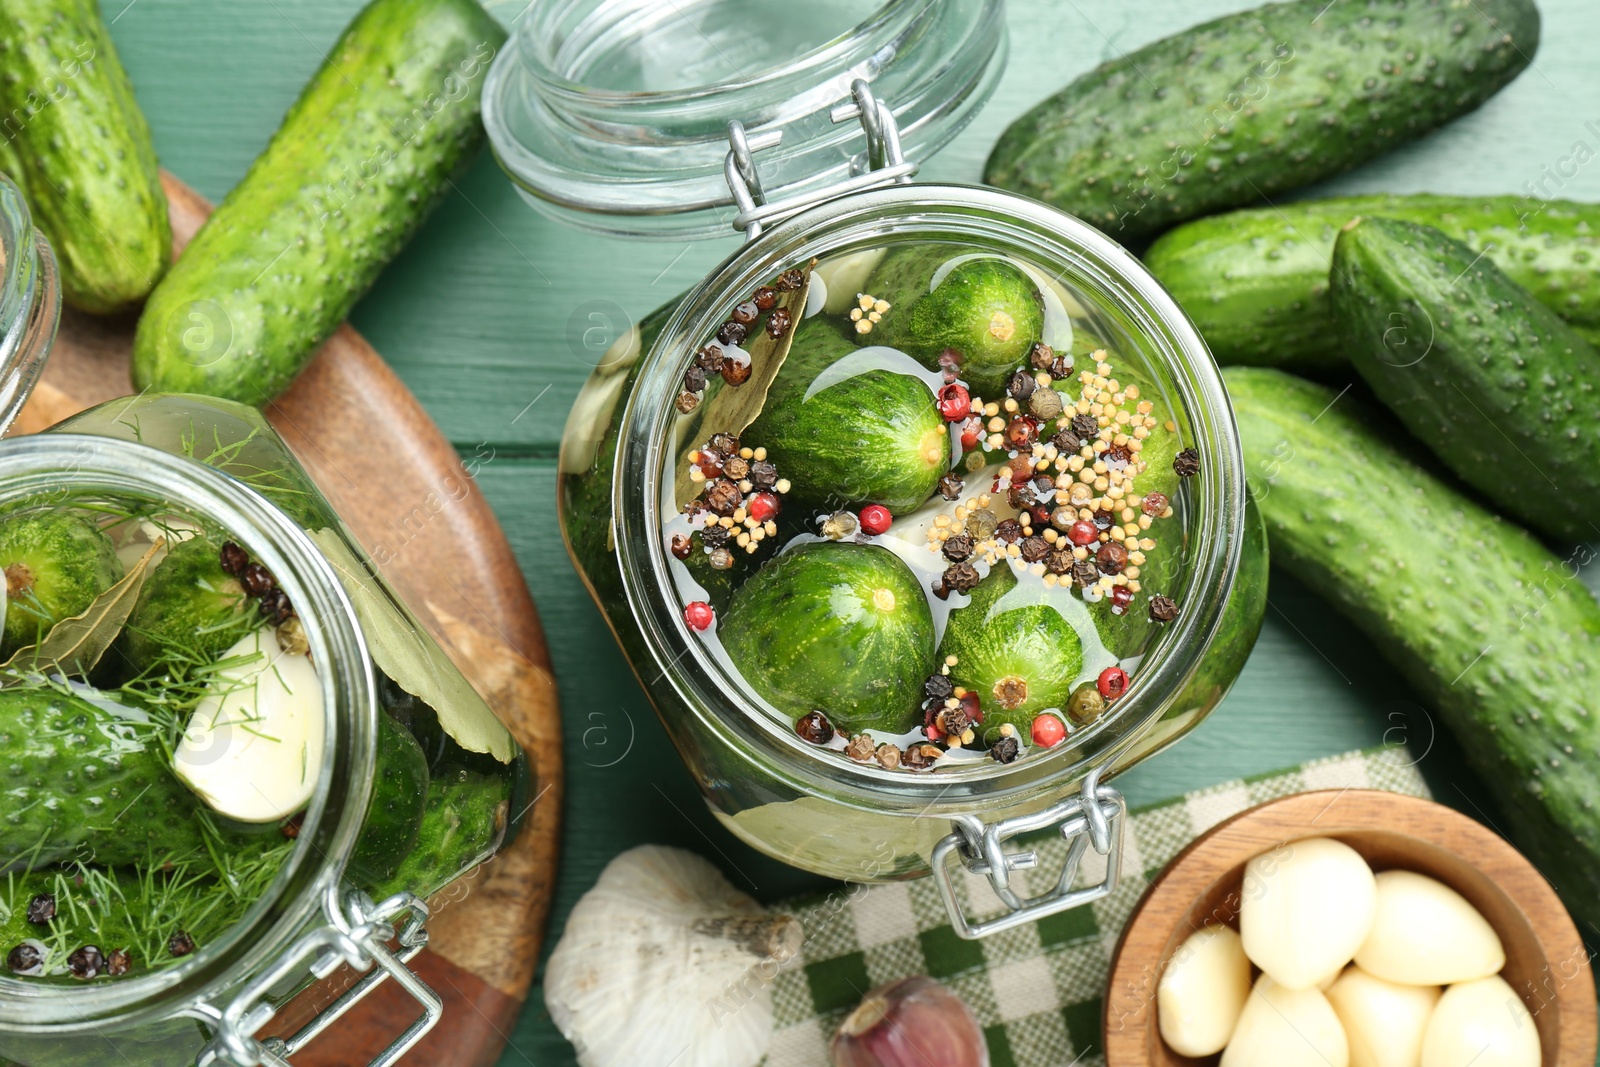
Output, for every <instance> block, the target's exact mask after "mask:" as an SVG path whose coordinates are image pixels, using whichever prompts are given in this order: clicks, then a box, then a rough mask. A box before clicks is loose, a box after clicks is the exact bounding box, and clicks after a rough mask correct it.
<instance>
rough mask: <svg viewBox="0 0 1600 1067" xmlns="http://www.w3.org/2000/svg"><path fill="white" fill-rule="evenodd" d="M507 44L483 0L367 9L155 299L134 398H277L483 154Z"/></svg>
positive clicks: (376, 0)
mask: <svg viewBox="0 0 1600 1067" xmlns="http://www.w3.org/2000/svg"><path fill="white" fill-rule="evenodd" d="M504 40H505V31H503V30H502V29H501V28H500V26H499V24H498V23H497V22H495V20H494V19H493V18H491V17H490V16H489V15H488V13H486V12H485V11H484V10H483V8H482V7H481V6H480V5H479V4H477V3H476V2H474V0H372V2H371V3H369V4H368V5H367V6H366V7H365V8H364V9H363V10H362V11H361V13H360V14H359V15H357V16H356V18H355V20H354V21H353V22H351V23H350V25H349V27H348V28H347V29H346V30H345V31H344V35H343V36H342V37H340V38H339V40H338V42H337V43H336V44H335V45H334V46H333V49H332V51H330V52H329V53H328V57H327V59H326V60H325V61H324V63H323V65H322V68H321V69H320V70H318V71H317V74H316V76H315V77H313V78H312V80H311V82H310V84H308V85H307V86H306V88H305V89H304V91H302V92H301V94H300V98H299V99H298V100H297V101H295V104H294V106H293V107H291V108H290V109H289V112H288V114H287V115H285V116H284V120H283V125H282V126H281V127H280V128H279V130H278V132H277V133H276V134H274V135H273V138H272V141H271V142H270V143H269V144H268V145H267V147H266V150H265V151H264V152H262V153H261V155H260V156H259V157H257V159H256V161H255V163H254V164H252V165H251V167H250V170H249V172H248V173H247V174H246V175H245V176H244V179H243V180H242V181H240V182H239V184H238V185H237V186H235V187H234V189H233V191H232V192H230V193H229V194H228V195H227V197H226V198H225V199H224V200H223V201H222V203H221V204H220V205H218V207H217V210H216V211H215V213H213V214H212V216H211V217H210V219H208V220H207V221H206V224H205V225H204V226H203V227H201V229H200V232H199V233H198V234H196V235H195V238H194V240H193V241H192V242H190V244H189V247H188V248H187V249H186V250H185V252H184V254H183V256H182V257H181V258H180V259H179V260H178V262H177V263H176V264H174V266H173V268H172V270H171V272H170V273H169V274H168V275H167V277H166V279H165V280H163V281H162V283H161V285H160V286H158V287H157V289H156V291H155V292H154V293H153V294H152V295H151V298H150V302H149V304H148V305H147V306H146V308H145V313H144V316H143V317H142V318H141V319H140V320H139V329H138V333H137V334H136V336H135V338H134V351H133V381H134V386H135V388H138V389H149V390H154V391H157V392H177V393H204V394H208V395H211V396H221V397H227V398H229V399H233V400H239V401H242V402H245V403H251V404H261V403H264V402H266V401H268V400H271V399H272V398H273V397H275V396H277V395H278V393H280V392H282V391H283V390H284V388H286V387H287V386H288V384H289V382H290V381H292V380H293V379H294V376H295V375H296V374H298V373H299V371H300V369H301V368H302V367H303V366H305V364H306V362H307V361H308V360H309V359H310V358H311V355H312V353H313V351H314V350H315V349H316V346H317V345H318V344H319V343H320V342H321V341H322V339H323V338H325V337H327V336H328V335H329V334H330V333H332V332H333V330H334V328H335V327H336V326H338V325H339V323H340V321H341V320H343V319H344V317H345V316H346V315H347V314H349V312H350V309H351V308H352V307H354V306H355V302H356V301H357V300H358V299H359V298H360V297H361V295H362V294H363V293H365V292H366V291H367V289H368V288H369V287H370V286H371V285H372V283H373V281H374V280H375V279H376V278H377V276H378V272H379V271H381V270H382V269H383V267H384V265H385V264H386V263H388V262H389V260H390V259H392V258H394V255H395V253H397V252H398V251H399V250H400V248H401V246H403V245H404V244H405V243H406V241H407V240H408V239H409V238H410V237H411V235H412V233H414V232H415V231H416V229H417V227H418V226H419V225H420V224H421V222H422V219H423V218H424V216H426V215H427V213H428V211H429V210H430V209H431V208H432V206H433V205H434V204H435V203H436V202H437V201H438V200H439V199H440V197H441V196H442V195H443V194H444V192H445V190H446V189H448V188H449V187H450V179H451V178H452V176H453V175H455V174H456V172H457V171H458V170H460V169H461V167H462V166H463V165H464V164H465V163H466V162H467V161H468V160H470V159H471V158H472V156H473V155H474V154H476V152H477V150H478V146H479V144H480V143H481V142H482V140H483V125H482V123H481V122H480V121H479V101H480V97H481V91H482V87H483V78H484V75H485V74H486V72H487V71H488V69H489V61H490V60H491V59H493V58H494V54H495V51H496V50H497V49H498V48H499V47H500V45H501V44H502V43H503V42H504Z"/></svg>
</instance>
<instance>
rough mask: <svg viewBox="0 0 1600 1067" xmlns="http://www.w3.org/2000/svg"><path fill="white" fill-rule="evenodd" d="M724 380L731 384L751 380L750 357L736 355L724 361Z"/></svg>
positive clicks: (740, 383)
mask: <svg viewBox="0 0 1600 1067" xmlns="http://www.w3.org/2000/svg"><path fill="white" fill-rule="evenodd" d="M722 380H723V381H725V382H727V383H728V384H729V385H743V384H744V383H745V382H747V381H749V380H750V357H749V356H744V357H737V356H736V357H734V358H732V359H726V360H723V362H722Z"/></svg>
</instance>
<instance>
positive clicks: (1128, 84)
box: [984, 0, 1539, 242]
mask: <svg viewBox="0 0 1600 1067" xmlns="http://www.w3.org/2000/svg"><path fill="white" fill-rule="evenodd" d="M1538 45H1539V12H1538V9H1537V8H1536V7H1535V6H1534V4H1533V0H1431V2H1420V3H1410V4H1408V3H1406V2H1405V0H1368V2H1362V3H1333V4H1330V3H1328V0H1294V2H1292V3H1286V4H1268V5H1266V6H1265V7H1260V8H1256V9H1254V10H1251V11H1244V12H1240V13H1238V14H1234V15H1225V16H1223V17H1222V18H1219V19H1216V20H1214V21H1212V22H1208V23H1205V24H1203V25H1199V26H1194V27H1192V28H1190V29H1187V30H1184V31H1183V32H1181V33H1177V34H1174V35H1172V36H1171V37H1166V38H1163V39H1162V40H1159V41H1156V42H1154V43H1152V44H1149V45H1146V46H1145V47H1143V48H1140V49H1138V50H1136V51H1133V52H1130V53H1127V54H1125V55H1119V56H1118V57H1117V58H1115V59H1112V60H1109V61H1108V62H1106V63H1102V64H1101V65H1100V66H1099V67H1097V68H1095V69H1094V70H1093V71H1091V72H1089V73H1088V74H1085V75H1084V76H1082V77H1081V78H1079V79H1077V80H1076V81H1074V82H1073V83H1072V84H1071V85H1068V86H1067V87H1066V88H1065V89H1063V90H1062V91H1061V92H1059V93H1057V94H1056V95H1055V96H1052V97H1050V98H1049V99H1047V100H1045V101H1044V102H1043V103H1041V104H1039V105H1038V106H1037V107H1035V108H1034V109H1033V110H1032V111H1029V112H1028V113H1027V114H1026V115H1023V116H1022V117H1021V118H1020V119H1018V120H1017V121H1016V122H1014V123H1012V124H1011V126H1010V127H1008V128H1007V129H1006V131H1005V132H1004V133H1003V134H1002V135H1001V136H1000V140H999V143H998V144H996V145H995V147H994V151H993V152H992V154H991V155H990V156H989V162H988V165H987V166H986V168H985V172H984V180H985V181H986V182H988V183H989V184H991V185H998V186H1000V187H1001V188H1004V189H1010V190H1012V191H1014V192H1019V193H1024V194H1026V195H1028V196H1032V197H1036V198H1037V199H1040V200H1044V201H1046V202H1048V203H1051V204H1054V205H1055V206H1057V207H1059V208H1061V209H1063V210H1065V211H1070V212H1072V213H1073V214H1075V215H1078V216H1079V217H1081V218H1082V219H1083V220H1084V221H1086V222H1088V223H1091V224H1092V225H1095V226H1098V227H1099V228H1100V229H1102V230H1104V231H1105V232H1107V233H1108V234H1111V235H1112V236H1114V237H1116V238H1118V239H1119V240H1121V241H1123V242H1128V241H1132V240H1136V239H1139V238H1143V237H1146V236H1149V235H1152V234H1155V233H1158V232H1160V231H1161V230H1163V229H1165V228H1167V227H1168V226H1171V225H1172V224H1173V223H1177V222H1182V221H1183V220H1185V219H1191V218H1195V217H1196V216H1199V215H1204V214H1207V213H1209V212H1213V211H1219V210H1223V209H1226V208H1231V207H1238V206H1240V205H1242V204H1249V203H1254V202H1256V201H1259V200H1260V199H1261V198H1262V197H1264V196H1275V195H1276V194H1278V193H1281V192H1284V191H1286V190H1289V189H1293V188H1296V187H1297V186H1301V185H1306V184H1309V183H1311V182H1314V181H1317V180H1319V179H1322V178H1326V177H1328V176H1330V175H1333V174H1338V173H1339V172H1341V171H1344V170H1348V169H1349V168H1351V167H1353V166H1355V165H1356V164H1358V163H1362V162H1365V161H1366V160H1369V159H1372V158H1374V157H1375V156H1379V155H1381V154H1383V153H1384V152H1387V151H1389V150H1390V149H1391V148H1394V147H1395V146H1396V145H1399V144H1401V143H1403V142H1405V141H1409V140H1412V139H1414V138H1417V137H1420V136H1422V135H1423V134H1425V133H1427V132H1428V131H1430V130H1432V129H1434V128H1435V127H1438V126H1440V125H1442V124H1444V123H1445V122H1448V121H1449V120H1451V119H1453V118H1455V117H1456V116H1458V115H1462V114H1465V113H1466V112H1468V111H1471V110H1473V109H1474V108H1476V107H1477V106H1478V105H1480V104H1482V103H1483V102H1484V101H1485V100H1487V99H1488V98H1489V97H1491V96H1493V95H1494V94H1495V93H1496V92H1497V91H1499V89H1500V88H1501V87H1502V86H1504V85H1505V84H1506V83H1507V82H1509V81H1511V79H1512V78H1514V77H1516V76H1517V74H1518V73H1520V72H1521V71H1522V69H1523V68H1524V67H1526V66H1527V65H1528V63H1529V61H1530V59H1531V57H1532V56H1533V54H1534V52H1535V50H1537V48H1538Z"/></svg>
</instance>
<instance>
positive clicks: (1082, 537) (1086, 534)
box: [1067, 519, 1100, 545]
mask: <svg viewBox="0 0 1600 1067" xmlns="http://www.w3.org/2000/svg"><path fill="white" fill-rule="evenodd" d="M1099 538H1100V531H1099V530H1097V529H1095V528H1094V523H1092V522H1090V521H1089V520H1088V519H1079V520H1078V521H1077V522H1075V523H1073V524H1072V525H1071V526H1070V527H1068V528H1067V540H1069V541H1071V542H1072V543H1073V544H1075V545H1092V544H1094V543H1095V542H1096V541H1097V540H1099Z"/></svg>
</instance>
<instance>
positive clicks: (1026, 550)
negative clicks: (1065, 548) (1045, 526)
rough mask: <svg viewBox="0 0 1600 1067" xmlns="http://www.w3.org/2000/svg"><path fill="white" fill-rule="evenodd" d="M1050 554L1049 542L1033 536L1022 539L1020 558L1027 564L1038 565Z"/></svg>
mask: <svg viewBox="0 0 1600 1067" xmlns="http://www.w3.org/2000/svg"><path fill="white" fill-rule="evenodd" d="M1049 554H1050V542H1049V541H1046V540H1045V539H1044V538H1042V537H1040V536H1039V535H1038V534H1034V535H1033V536H1032V537H1024V538H1023V539H1022V558H1023V560H1024V561H1025V562H1027V563H1038V562H1039V561H1040V560H1041V559H1044V558H1045V557H1046V556H1048V555H1049Z"/></svg>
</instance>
